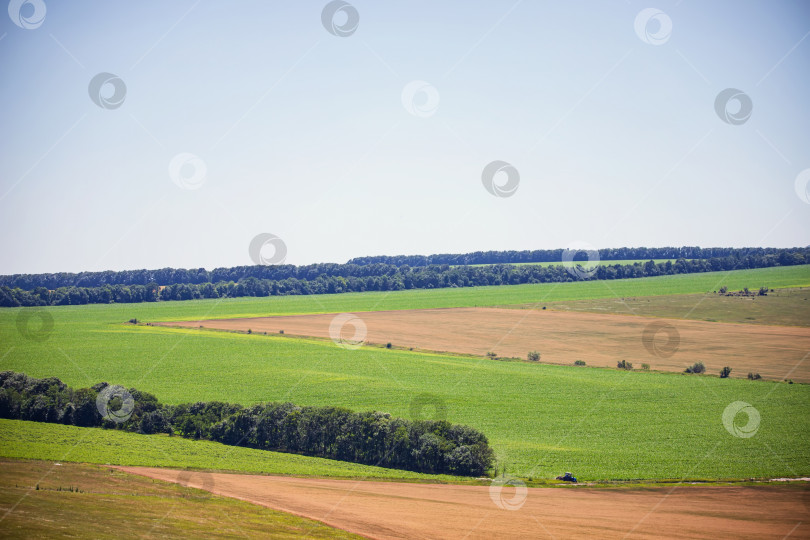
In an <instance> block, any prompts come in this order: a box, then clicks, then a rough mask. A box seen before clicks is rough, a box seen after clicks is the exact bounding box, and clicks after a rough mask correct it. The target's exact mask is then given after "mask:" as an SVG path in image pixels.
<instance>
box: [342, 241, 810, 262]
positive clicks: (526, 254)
mask: <svg viewBox="0 0 810 540" xmlns="http://www.w3.org/2000/svg"><path fill="white" fill-rule="evenodd" d="M564 251H565V250H562V249H537V250H532V251H476V252H475V253H463V254H458V253H442V254H437V255H393V256H388V255H380V256H375V257H357V258H354V259H351V260H349V263H350V264H351V263H354V264H360V265H366V264H393V265H395V266H402V265H405V264H407V265H409V266H430V265H431V264H450V265H464V264H515V263H532V262H559V261H562V257H563V253H564ZM598 251H599V259H600V260H603V261H630V260H646V259H711V258H717V257H735V258H743V257H747V256H748V255H755V256H762V255H773V254H777V255H778V254H780V253H782V252H784V251H803V252H805V253H806V252H807V248H792V249H787V250H785V249H780V248H701V247H697V246H694V247H690V246H684V247H661V248H645V247H639V248H628V247H623V248H610V249H600V250H598ZM573 260H575V261H586V260H588V256H587V254H586V253H585V252H579V253H577V254H576V255H575V256H574V258H573Z"/></svg>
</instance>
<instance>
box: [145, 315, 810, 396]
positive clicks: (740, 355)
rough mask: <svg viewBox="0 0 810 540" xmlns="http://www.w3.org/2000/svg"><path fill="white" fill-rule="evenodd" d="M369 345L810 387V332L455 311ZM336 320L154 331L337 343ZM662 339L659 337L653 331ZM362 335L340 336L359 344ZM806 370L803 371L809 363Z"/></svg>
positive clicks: (374, 325)
mask: <svg viewBox="0 0 810 540" xmlns="http://www.w3.org/2000/svg"><path fill="white" fill-rule="evenodd" d="M357 316H358V317H359V318H360V319H362V321H363V323H364V324H365V326H366V328H367V336H366V343H369V344H377V345H385V344H386V343H392V344H393V346H395V347H397V348H403V347H404V348H414V349H419V350H427V351H442V352H453V353H462V354H470V355H476V356H483V355H486V354H487V352H490V351H491V352H494V353H496V354H497V355H498V356H499V357H505V358H509V357H514V358H522V359H525V358H526V355H527V354H528V352H529V351H534V350H536V351H539V352H540V353H541V355H542V356H541V362H545V363H554V364H573V363H574V361H575V360H584V361H585V362H586V363H587V364H588V365H591V366H603V367H616V363H617V362H618V361H619V360H627V361H628V362H631V363H633V365H634V367H635V368H637V369H638V368H640V367H641V364H642V363H646V364H649V365H650V368H651V369H653V370H661V371H675V372H682V371H683V370H684V369H685V368H686V367H687V366H690V365H692V364H693V363H695V362H698V361H701V362H703V363H704V364H705V365H706V369H707V373H709V374H712V375H717V374H718V373H719V371H720V369H721V368H722V367H724V366H730V367H731V368H732V370H733V371H732V374H731V376H732V377H743V378H744V377H746V376H747V374H748V373H749V372H754V373H759V374H761V375H762V377H763V378H765V379H774V380H783V379H791V380H795V381H800V382H810V359H806V357H807V355H808V354H810V328H802V327H795V326H769V325H761V324H737V323H720V322H706V321H688V320H682V319H663V318H648V317H638V316H633V315H619V314H599V313H587V312H562V311H551V310H530V309H523V310H521V309H499V308H452V309H426V310H408V311H375V312H366V313H359V314H357ZM334 317H335V315H334V314H321V315H296V316H281V317H261V318H243V319H220V320H206V321H202V322H195V321H176V322H163V323H154V324H160V325H164V326H183V327H198V326H200V324H202V325H203V326H204V327H205V328H211V329H220V330H231V331H247V330H251V331H252V332H254V333H261V332H267V333H268V334H271V333H272V334H277V333H279V331H281V330H283V331H284V333H285V335H295V336H309V337H318V338H327V339H328V338H330V335H329V328H330V323H331V322H332V320H333V319H334ZM656 330H657V331H656ZM354 332H355V327H354V326H352V325H351V324H347V325H345V327H344V332H343V333H342V334H341V336H342V337H343V339H349V340H350V339H352V338H353V336H354ZM805 360H806V361H805Z"/></svg>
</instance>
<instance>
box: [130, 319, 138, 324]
mask: <svg viewBox="0 0 810 540" xmlns="http://www.w3.org/2000/svg"><path fill="white" fill-rule="evenodd" d="M129 324H138V319H130V320H129Z"/></svg>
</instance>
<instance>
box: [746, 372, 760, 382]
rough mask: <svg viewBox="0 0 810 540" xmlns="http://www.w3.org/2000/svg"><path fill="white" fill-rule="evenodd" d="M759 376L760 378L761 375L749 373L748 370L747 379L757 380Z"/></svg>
mask: <svg viewBox="0 0 810 540" xmlns="http://www.w3.org/2000/svg"><path fill="white" fill-rule="evenodd" d="M761 378H762V375H760V374H759V373H751V372H750V371H749V372H748V380H749V381H758V380H760V379H761Z"/></svg>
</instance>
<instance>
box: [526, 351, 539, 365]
mask: <svg viewBox="0 0 810 540" xmlns="http://www.w3.org/2000/svg"><path fill="white" fill-rule="evenodd" d="M527 358H528V359H529V362H539V361H540V353H539V352H537V351H531V352H530V353H529V355H528V356H527Z"/></svg>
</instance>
